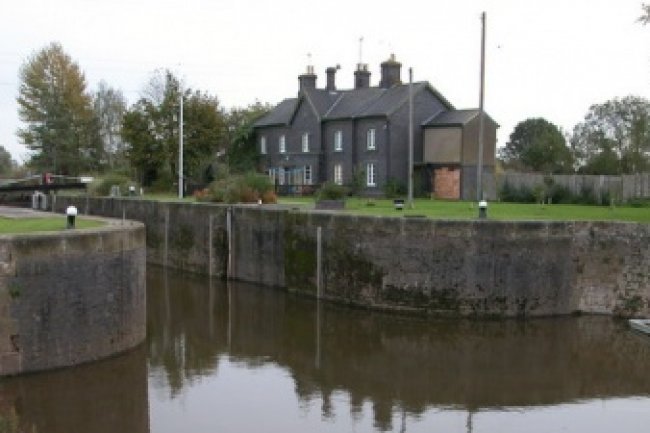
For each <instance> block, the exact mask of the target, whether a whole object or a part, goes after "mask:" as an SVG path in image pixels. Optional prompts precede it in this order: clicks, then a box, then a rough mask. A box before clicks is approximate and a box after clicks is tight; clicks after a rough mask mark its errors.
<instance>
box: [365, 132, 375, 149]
mask: <svg viewBox="0 0 650 433" xmlns="http://www.w3.org/2000/svg"><path fill="white" fill-rule="evenodd" d="M376 135H377V133H376V132H375V128H370V129H369V130H368V132H367V133H366V146H367V147H368V150H375V149H376V144H375V138H376Z"/></svg>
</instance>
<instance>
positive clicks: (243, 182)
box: [199, 173, 277, 203]
mask: <svg viewBox="0 0 650 433" xmlns="http://www.w3.org/2000/svg"><path fill="white" fill-rule="evenodd" d="M200 196H201V197H200V198H199V200H202V201H213V202H221V203H257V202H258V201H259V200H262V202H263V203H275V202H276V201H277V197H276V196H275V193H274V192H273V185H272V184H271V180H270V179H269V178H268V176H266V175H263V174H257V173H246V174H243V175H233V176H228V177H226V178H222V179H219V180H215V181H214V182H212V183H211V184H210V185H208V188H207V192H205V193H200Z"/></svg>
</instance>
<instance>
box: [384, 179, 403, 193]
mask: <svg viewBox="0 0 650 433" xmlns="http://www.w3.org/2000/svg"><path fill="white" fill-rule="evenodd" d="M404 194H406V187H405V186H404V183H403V182H400V181H398V180H396V179H394V178H392V177H390V178H388V179H387V180H386V183H385V184H384V195H385V196H386V198H395V197H399V196H401V195H404Z"/></svg>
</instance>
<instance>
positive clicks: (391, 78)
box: [379, 54, 402, 89]
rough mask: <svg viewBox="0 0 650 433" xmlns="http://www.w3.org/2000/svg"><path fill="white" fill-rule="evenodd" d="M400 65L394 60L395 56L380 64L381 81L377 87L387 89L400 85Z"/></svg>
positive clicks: (392, 55)
mask: <svg viewBox="0 0 650 433" xmlns="http://www.w3.org/2000/svg"><path fill="white" fill-rule="evenodd" d="M401 72H402V64H401V63H400V62H398V61H397V60H396V59H395V54H391V55H390V58H389V59H388V60H386V61H385V62H383V63H382V64H381V81H380V82H379V87H382V88H384V89H389V88H391V87H393V86H395V85H397V84H402V78H401Z"/></svg>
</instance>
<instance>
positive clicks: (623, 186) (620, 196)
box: [496, 173, 650, 202]
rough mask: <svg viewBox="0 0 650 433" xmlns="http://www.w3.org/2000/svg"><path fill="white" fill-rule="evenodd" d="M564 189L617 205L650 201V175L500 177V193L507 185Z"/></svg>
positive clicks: (522, 175)
mask: <svg viewBox="0 0 650 433" xmlns="http://www.w3.org/2000/svg"><path fill="white" fill-rule="evenodd" d="M549 178H551V179H552V180H553V184H556V185H562V186H563V187H565V188H567V189H569V191H571V193H573V194H574V195H579V194H582V193H584V191H590V192H591V193H592V194H594V196H596V197H604V196H605V195H608V196H609V197H610V198H612V199H613V200H615V201H618V202H621V201H628V200H631V199H637V198H650V173H639V174H625V175H621V176H609V175H581V174H553V175H544V174H534V173H503V174H499V175H497V177H496V182H497V189H498V191H500V190H501V188H503V185H505V184H506V183H507V184H508V186H510V187H514V188H521V187H525V188H530V189H534V188H535V187H537V186H545V185H548V183H549Z"/></svg>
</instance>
